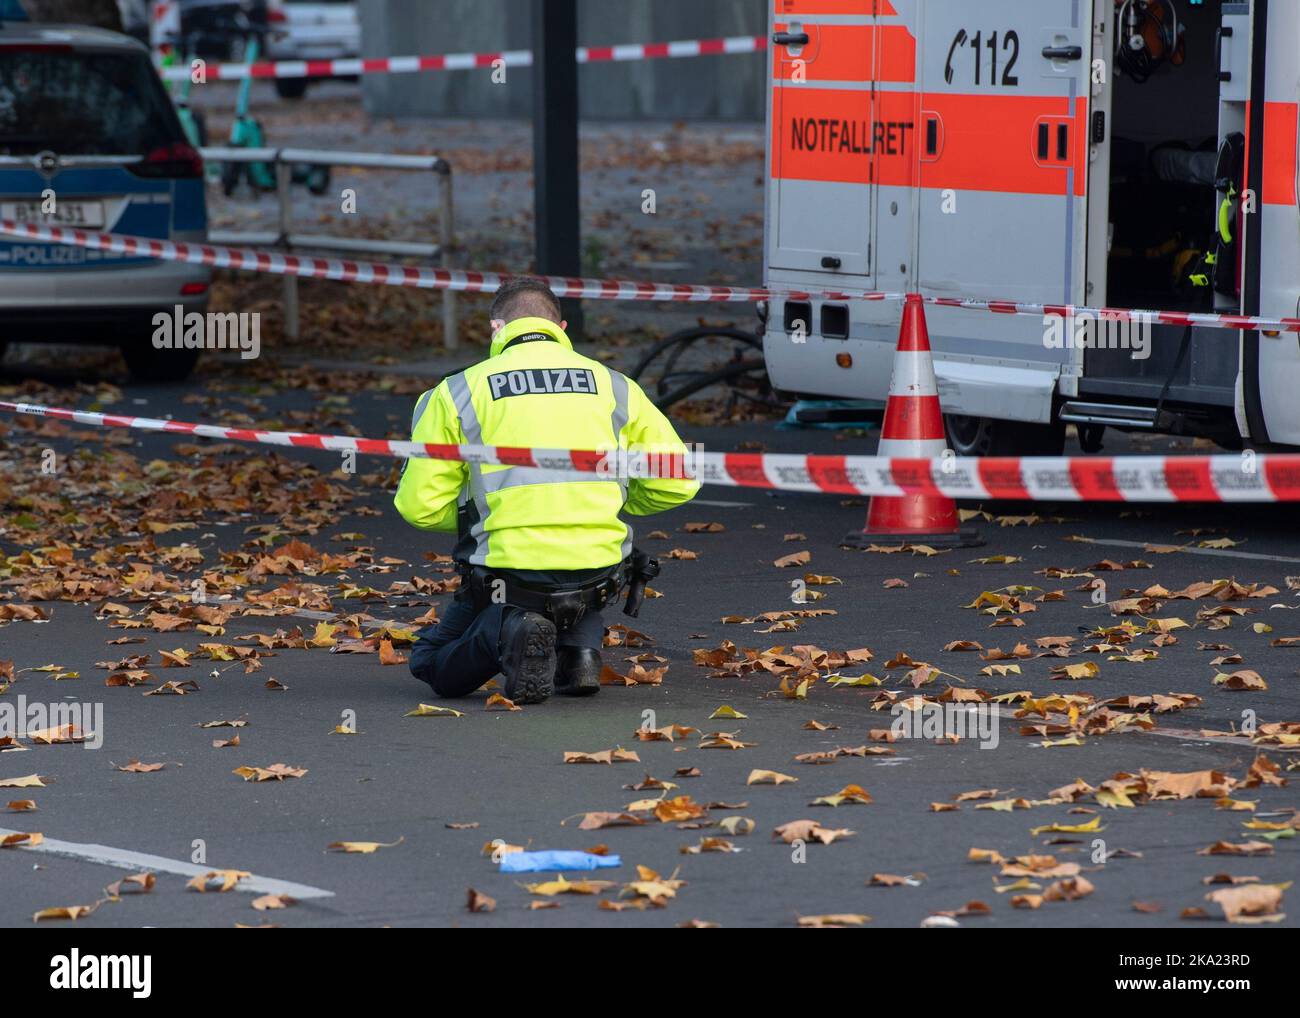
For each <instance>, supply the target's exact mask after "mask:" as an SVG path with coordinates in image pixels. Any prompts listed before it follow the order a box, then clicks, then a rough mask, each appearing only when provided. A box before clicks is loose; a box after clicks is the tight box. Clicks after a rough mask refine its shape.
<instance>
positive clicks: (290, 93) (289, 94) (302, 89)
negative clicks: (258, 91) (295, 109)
mask: <svg viewBox="0 0 1300 1018" xmlns="http://www.w3.org/2000/svg"><path fill="white" fill-rule="evenodd" d="M275 94H276V95H278V96H279V97H280V98H281V99H301V98H302V97H303V96H304V95H306V94H307V79H306V78H276V79H275Z"/></svg>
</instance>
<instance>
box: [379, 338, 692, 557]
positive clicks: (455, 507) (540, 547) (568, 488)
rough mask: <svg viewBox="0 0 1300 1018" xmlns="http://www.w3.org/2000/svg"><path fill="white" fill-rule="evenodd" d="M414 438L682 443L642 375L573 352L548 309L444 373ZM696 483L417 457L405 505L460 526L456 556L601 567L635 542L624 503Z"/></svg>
mask: <svg viewBox="0 0 1300 1018" xmlns="http://www.w3.org/2000/svg"><path fill="white" fill-rule="evenodd" d="M411 441H413V442H439V443H450V444H469V445H504V446H527V447H531V448H543V449H613V448H616V447H618V448H623V449H631V450H641V451H646V452H652V453H656V454H683V453H685V452H686V447H685V446H684V445H683V444H682V440H681V439H680V438H678V437H677V432H676V431H674V430H673V426H672V425H671V424H670V423H669V422H668V419H667V418H666V417H665V416H664V415H663V414H662V413H661V412H660V410H659V409H658V408H657V407H656V406H655V405H654V404H653V403H651V402H650V400H649V399H648V398H647V397H646V395H645V393H644V392H642V391H641V387H640V386H639V385H637V384H636V382H634V381H632V380H631V379H629V378H627V377H625V376H624V375H621V374H619V373H618V372H617V371H614V370H612V369H610V368H607V367H606V366H605V365H603V364H601V363H600V362H599V361H594V360H591V359H590V358H587V357H583V356H582V355H581V354H578V353H575V352H574V350H573V344H572V343H571V342H570V341H569V337H568V336H566V335H565V334H564V330H563V329H561V328H560V327H559V326H558V325H556V324H555V323H554V322H549V321H547V320H546V319H544V318H519V319H516V320H515V321H513V322H510V323H509V324H507V325H506V326H505V327H504V328H503V329H502V330H501V331H500V332H499V333H497V335H496V336H495V337H493V340H492V346H491V350H490V353H489V355H488V358H487V360H484V361H481V362H480V363H478V364H475V365H473V366H472V367H469V368H467V369H465V370H464V371H462V372H460V373H459V374H456V375H451V376H449V377H448V378H444V379H443V380H442V382H441V383H440V384H439V385H438V386H437V388H434V389H430V390H429V391H428V392H426V393H424V394H423V395H422V396H421V397H420V399H419V402H418V403H417V404H416V407H415V415H414V417H413V419H412V423H411ZM699 487H700V485H699V482H698V481H694V480H675V479H668V478H644V479H642V478H618V477H609V478H603V477H601V476H599V475H597V474H592V475H590V477H583V478H580V479H579V478H575V476H574V475H573V474H572V473H569V474H561V473H556V472H553V471H549V470H542V469H537V468H533V467H511V466H500V465H485V466H479V465H476V464H469V463H458V462H452V461H448V460H431V459H409V460H407V461H406V467H405V470H404V472H403V474H402V481H401V484H400V485H399V486H398V489H397V496H396V497H395V498H394V499H393V504H394V505H396V507H397V511H398V512H399V513H401V514H402V516H403V518H405V519H406V521H407V522H408V523H410V524H412V525H413V526H416V527H419V528H420V529H422V530H441V531H450V532H458V533H459V535H460V539H461V540H460V542H459V543H458V544H457V547H456V557H457V558H458V559H463V560H466V561H469V562H470V563H472V564H475V565H482V566H488V567H498V568H502V569H543V570H567V569H597V568H601V567H605V566H613V565H616V564H618V563H619V562H621V561H622V560H623V559H624V558H626V557H627V555H628V553H629V552H630V551H631V548H632V529H631V528H630V527H629V526H627V524H625V523H624V522H623V521H622V520H620V519H619V515H618V514H619V511H620V510H623V509H625V510H626V511H627V512H629V513H631V514H633V515H636V516H644V515H648V514H649V513H656V512H661V511H663V510H665V509H671V508H672V507H673V506H675V505H680V504H681V503H683V502H686V501H689V500H690V499H691V498H692V497H693V496H694V495H695V493H696V492H697V491H698V490H699Z"/></svg>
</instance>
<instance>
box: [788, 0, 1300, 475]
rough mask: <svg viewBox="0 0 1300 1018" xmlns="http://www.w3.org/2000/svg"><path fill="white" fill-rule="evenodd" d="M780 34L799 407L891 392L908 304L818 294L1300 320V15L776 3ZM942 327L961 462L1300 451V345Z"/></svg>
mask: <svg viewBox="0 0 1300 1018" xmlns="http://www.w3.org/2000/svg"><path fill="white" fill-rule="evenodd" d="M770 28H771V31H772V37H771V38H772V46H771V48H770V61H771V64H770V71H771V74H770V81H771V89H770V95H769V107H768V116H769V131H768V139H769V141H768V172H769V186H768V194H767V202H766V206H767V229H766V246H765V282H766V284H767V285H768V286H769V287H771V288H772V289H774V290H802V291H805V292H807V293H808V294H810V296H809V297H799V298H794V299H790V300H784V299H779V298H774V299H773V300H772V301H770V302H769V307H768V308H767V312H768V314H767V320H766V322H765V323H764V325H763V333H764V337H763V353H764V360H765V362H766V364H767V368H768V374H769V376H770V378H771V380H772V383H773V385H774V386H775V387H776V388H777V389H779V390H781V391H782V392H784V393H787V394H791V395H797V396H801V397H806V398H810V399H814V398H830V399H857V400H861V399H868V400H883V398H884V395H885V393H886V392H887V390H888V385H889V371H890V366H891V358H892V354H893V347H894V343H895V341H896V338H897V333H898V320H899V319H898V316H899V306H898V304H897V303H895V302H889V301H854V300H850V299H845V298H843V297H841V298H838V299H833V298H831V297H827V298H825V299H823V298H820V297H819V296H818V294H819V292H826V291H834V292H852V291H854V290H862V291H885V292H891V293H903V292H919V293H923V294H926V295H929V296H934V297H941V298H968V299H973V300H976V301H1006V302H1015V303H1020V304H1030V305H1046V306H1061V305H1067V306H1072V307H1080V308H1118V309H1129V310H1142V309H1151V310H1158V311H1168V312H1175V313H1178V312H1211V313H1219V314H1225V315H1237V314H1247V315H1250V314H1256V315H1261V316H1265V317H1273V318H1291V317H1295V316H1297V314H1300V214H1298V203H1297V189H1298V184H1297V178H1298V177H1300V173H1298V166H1300V154H1298V152H1297V148H1298V144H1297V142H1298V137H1300V104H1298V103H1297V98H1298V96H1297V93H1296V87H1295V82H1296V80H1297V73H1298V69H1297V62H1300V56H1298V55H1297V54H1300V3H1296V2H1293V0H1204V2H1197V0H987V2H981V3H979V4H972V3H969V2H967V0H770ZM927 317H928V323H929V331H930V336H931V342H932V344H933V347H934V354H935V371H936V375H937V378H938V385H939V395H940V399H941V401H942V405H943V409H944V413H945V419H946V422H947V427H948V438H949V443H950V445H951V446H952V448H953V450H954V451H955V452H957V453H958V454H959V455H999V454H1001V455H1015V454H1021V455H1025V454H1046V455H1050V454H1054V453H1059V452H1060V451H1062V450H1063V448H1064V443H1065V438H1066V429H1067V427H1068V426H1070V425H1073V426H1074V428H1075V430H1076V431H1077V433H1078V434H1079V436H1080V439H1081V440H1082V443H1083V447H1084V448H1085V449H1086V450H1088V451H1095V450H1097V449H1099V448H1100V447H1101V440H1102V436H1103V433H1104V432H1105V431H1106V429H1108V428H1114V429H1120V430H1125V431H1153V432H1164V433H1175V434H1186V435H1194V436H1198V437H1206V438H1210V439H1212V440H1214V441H1215V442H1218V443H1219V444H1221V445H1223V446H1225V447H1228V448H1234V447H1238V446H1240V445H1241V444H1242V443H1243V441H1249V442H1250V443H1252V444H1255V445H1263V444H1269V443H1271V444H1287V445H1300V399H1297V398H1296V393H1298V392H1300V343H1297V338H1296V335H1295V334H1294V333H1281V334H1271V333H1263V332H1258V331H1256V332H1246V331H1241V330H1233V329H1224V328H1216V327H1210V326H1209V325H1200V324H1197V325H1195V326H1194V327H1188V326H1186V325H1185V324H1184V325H1175V324H1155V323H1154V322H1152V321H1150V320H1149V319H1147V320H1144V321H1139V322H1137V323H1134V326H1133V328H1134V329H1139V330H1141V334H1133V335H1129V334H1123V335H1120V334H1118V333H1117V332H1115V331H1114V330H1112V334H1109V335H1104V334H1103V331H1104V330H1102V329H1101V328H1100V325H1102V324H1105V323H1104V322H1095V323H1094V324H1097V325H1098V326H1099V327H1098V328H1097V329H1095V330H1092V331H1088V330H1081V331H1079V333H1078V334H1077V335H1072V334H1071V326H1078V325H1079V324H1080V322H1081V321H1082V319H1083V318H1086V317H1087V316H1086V315H1084V316H1074V317H1073V318H1072V319H1071V320H1069V321H1067V322H1066V323H1065V325H1066V329H1065V332H1066V333H1067V336H1066V337H1065V338H1064V339H1062V337H1061V336H1060V335H1059V333H1060V332H1061V329H1060V326H1061V319H1060V318H1059V317H1057V318H1056V321H1055V322H1052V321H1049V320H1048V319H1049V318H1051V317H1052V316H1046V317H1042V318H1040V317H1038V316H1031V315H995V314H988V313H987V312H981V311H973V310H969V309H965V308H960V307H955V306H933V305H932V306H930V307H928V308H927ZM1085 324H1086V323H1085ZM1111 324H1114V323H1111ZM1053 330H1055V333H1054V331H1053Z"/></svg>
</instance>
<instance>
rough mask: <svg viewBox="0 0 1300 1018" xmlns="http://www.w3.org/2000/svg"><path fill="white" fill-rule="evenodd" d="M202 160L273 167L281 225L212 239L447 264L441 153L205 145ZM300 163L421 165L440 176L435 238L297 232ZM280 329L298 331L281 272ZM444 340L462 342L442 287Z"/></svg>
mask: <svg viewBox="0 0 1300 1018" xmlns="http://www.w3.org/2000/svg"><path fill="white" fill-rule="evenodd" d="M201 151H202V155H203V158H204V160H205V161H209V162H213V163H258V162H264V163H270V164H271V165H273V166H274V168H275V191H276V197H277V199H278V200H279V206H280V221H279V230H278V231H271V230H263V231H239V230H211V231H209V232H208V239H209V240H210V241H211V242H212V243H214V244H228V245H247V246H252V247H267V248H271V249H273V250H275V251H277V252H291V251H302V250H320V251H326V252H332V251H339V252H347V253H355V254H386V255H400V256H404V257H414V258H424V259H429V260H432V261H434V262H435V263H436V264H437V265H438V266H439V267H441V268H449V267H450V266H449V264H448V259H449V256H450V254H451V252H452V250H453V248H454V246H455V233H454V219H453V216H452V201H451V195H452V188H451V164H449V163H448V162H447V160H445V159H443V158H442V157H441V156H411V155H388V154H385V153H382V152H334V151H324V150H318V149H305V148H220V147H213V148H205V149H202V150H201ZM299 163H311V164H315V165H317V166H331V167H332V166H350V167H365V168H370V169H380V170H423V171H425V172H432V173H433V174H434V175H435V176H437V177H438V180H439V188H438V203H439V209H440V212H439V215H438V243H436V244H431V243H421V242H417V241H402V240H370V239H368V238H365V237H337V236H330V235H327V234H320V233H299V232H296V231H295V230H294V229H293V192H292V174H293V167H294V165H295V164H299ZM283 285H284V328H285V334H286V335H288V336H289V337H290V338H292V339H297V338H298V336H299V335H300V327H299V314H298V278H297V277H296V276H285V277H284V284H283ZM442 330H443V342H444V343H445V344H446V347H447V349H448V350H455V349H457V348H458V347H459V346H460V342H459V338H458V336H457V333H456V295H455V294H454V293H453V292H452V291H450V290H443V291H442Z"/></svg>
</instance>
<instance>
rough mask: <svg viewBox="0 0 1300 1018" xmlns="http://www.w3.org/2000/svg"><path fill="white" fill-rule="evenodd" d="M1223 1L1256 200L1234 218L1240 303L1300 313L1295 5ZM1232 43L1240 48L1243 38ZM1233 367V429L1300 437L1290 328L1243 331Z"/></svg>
mask: <svg viewBox="0 0 1300 1018" xmlns="http://www.w3.org/2000/svg"><path fill="white" fill-rule="evenodd" d="M1232 6H1233V7H1237V8H1243V9H1244V8H1246V7H1247V6H1249V14H1250V21H1251V31H1250V35H1249V39H1248V45H1249V67H1250V76H1249V83H1250V91H1249V101H1248V104H1247V107H1246V109H1247V113H1246V119H1247V125H1246V126H1247V130H1246V185H1247V188H1249V189H1250V190H1251V191H1253V193H1254V195H1256V196H1257V199H1258V204H1257V211H1256V213H1255V214H1253V215H1251V214H1247V215H1244V216H1242V217H1241V219H1242V221H1243V227H1242V239H1243V242H1244V248H1245V250H1244V268H1243V274H1242V310H1243V311H1244V312H1245V313H1246V314H1260V315H1264V316H1266V317H1270V318H1280V317H1300V203H1298V202H1297V193H1298V191H1300V184H1298V182H1297V176H1298V173H1300V159H1298V158H1297V138H1298V137H1300V131H1298V127H1297V124H1298V121H1300V77H1298V76H1297V73H1296V60H1297V54H1300V4H1297V3H1294V2H1293V0H1253V2H1252V3H1250V4H1249V5H1247V4H1244V3H1238V4H1233V5H1232ZM1265 40H1267V46H1266V45H1265ZM1234 43H1236V44H1237V45H1240V46H1241V47H1242V48H1243V49H1244V47H1245V46H1246V45H1247V40H1245V39H1240V40H1234ZM1245 55H1246V54H1244V53H1243V54H1242V56H1243V57H1245ZM1241 376H1242V377H1241V385H1240V389H1239V392H1240V401H1239V405H1238V419H1239V423H1240V424H1241V426H1242V427H1241V431H1242V434H1243V435H1245V436H1246V437H1247V438H1249V439H1250V440H1251V441H1252V442H1253V443H1255V444H1258V445H1264V444H1270V443H1271V444H1280V445H1293V446H1300V335H1297V334H1296V333H1294V332H1283V333H1278V334H1270V333H1260V332H1248V333H1243V334H1242V339H1241Z"/></svg>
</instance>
